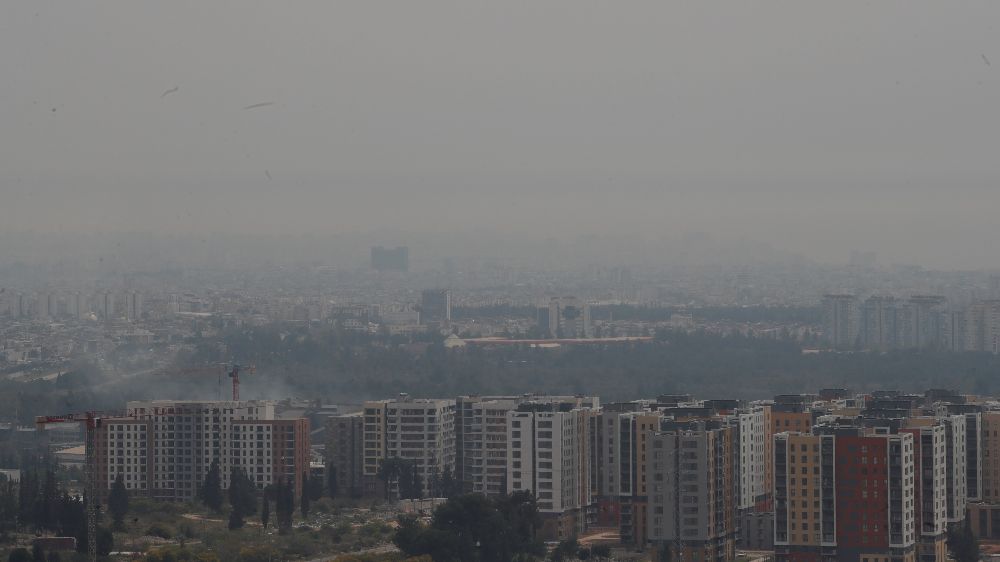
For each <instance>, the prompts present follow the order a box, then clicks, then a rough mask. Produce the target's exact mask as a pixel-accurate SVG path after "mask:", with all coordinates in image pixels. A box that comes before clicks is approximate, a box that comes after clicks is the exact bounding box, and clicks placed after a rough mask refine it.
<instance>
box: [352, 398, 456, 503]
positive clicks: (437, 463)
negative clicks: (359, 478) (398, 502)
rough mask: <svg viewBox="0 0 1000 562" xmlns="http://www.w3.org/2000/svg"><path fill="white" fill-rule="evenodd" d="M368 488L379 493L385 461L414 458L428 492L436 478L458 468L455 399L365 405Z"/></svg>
mask: <svg viewBox="0 0 1000 562" xmlns="http://www.w3.org/2000/svg"><path fill="white" fill-rule="evenodd" d="M364 417H365V419H364V447H363V449H364V470H363V475H364V477H365V481H366V484H365V491H366V493H368V494H374V493H377V490H376V488H377V483H376V482H375V480H376V477H377V474H378V469H379V467H380V466H381V463H382V460H383V459H386V458H392V457H399V458H402V459H409V460H412V461H414V463H415V464H416V467H417V474H419V475H420V478H421V480H422V483H423V488H424V490H423V492H424V495H425V496H426V495H429V494H430V493H431V491H432V490H431V483H432V481H433V479H435V478H438V477H440V476H441V475H443V474H444V473H445V472H452V473H454V470H455V401H454V400H438V399H424V398H410V397H409V396H406V395H401V396H400V397H399V398H398V399H394V400H375V401H368V402H365V404H364Z"/></svg>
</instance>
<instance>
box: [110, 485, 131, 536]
mask: <svg viewBox="0 0 1000 562" xmlns="http://www.w3.org/2000/svg"><path fill="white" fill-rule="evenodd" d="M108 511H110V512H111V518H112V519H113V520H114V525H115V529H116V530H119V531H121V530H124V529H125V515H126V514H127V513H128V490H127V489H126V488H125V481H124V480H123V479H122V475H121V474H120V473H119V474H118V476H117V477H116V478H115V483H114V484H113V485H112V486H111V493H110V494H108Z"/></svg>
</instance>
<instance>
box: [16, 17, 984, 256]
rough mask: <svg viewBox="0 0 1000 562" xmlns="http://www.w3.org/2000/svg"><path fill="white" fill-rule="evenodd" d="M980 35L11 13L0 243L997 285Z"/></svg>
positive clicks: (822, 21) (919, 24)
mask: <svg viewBox="0 0 1000 562" xmlns="http://www.w3.org/2000/svg"><path fill="white" fill-rule="evenodd" d="M997 22H1000V3H998V2H996V1H995V0H990V1H982V2H974V1H965V2H940V1H913V0H907V1H898V2H890V1H872V2H854V1H835V2H798V1H791V0H789V1H786V2H770V1H755V2H666V1H663V0H659V1H655V2H631V1H624V2H587V1H581V0H572V1H568V0H547V1H542V2H538V1H531V2H521V1H516V0H508V1H503V2H479V1H468V0H467V1H455V2H440V1H434V0H420V1H412V2H406V1H398V2H384V1H379V0H359V1H331V0H323V1H315V2H311V1H310V2H304V1H302V2H296V1H289V2H274V1H260V2H254V1H248V0H240V1H232V2H224V1H219V0H214V1H210V2H205V1H185V0H172V1H169V2H137V1H134V0H122V1H103V2H102V1H96V2H64V1H40V0H30V1H28V0H9V1H6V2H4V3H3V6H2V7H0V71H2V74H0V127H2V134H0V232H3V231H5V230H6V231H11V230H24V229H34V230H41V231H64V232H76V231H87V230H110V231H151V232H155V233H166V232H170V233H177V232H212V231H225V232H243V231H255V232H260V233H271V232H274V233H295V234H299V233H317V234H329V233H344V232H357V231H371V230H377V229H381V228H390V227H391V228H396V229H402V230H412V231H433V232H438V233H441V232H466V231H469V230H470V229H473V228H480V227H485V228H489V229H492V230H497V231H501V232H503V231H515V230H516V231H521V232H529V233H533V234H537V235H538V236H540V237H556V238H573V237H576V236H579V235H586V234H595V233H596V234H603V233H609V234H616V235H618V234H623V233H625V234H634V235H640V236H643V237H648V238H650V239H658V238H660V237H668V238H675V237H679V236H681V235H682V234H684V233H690V232H692V231H700V232H709V233H713V234H715V235H716V236H717V237H718V238H720V239H733V240H755V241H760V242H762V243H766V244H770V245H771V246H773V247H775V248H778V249H780V250H786V251H793V252H799V253H803V254H806V255H810V256H813V257H816V258H817V259H822V260H831V261H844V260H846V258H847V254H848V252H849V251H850V250H851V249H870V250H875V251H877V252H878V253H879V257H880V258H881V259H883V261H891V260H895V261H909V262H920V263H924V264H927V265H931V266H944V267H987V268H991V267H1000V245H998V244H996V243H995V242H994V241H995V240H997V239H1000V221H998V220H997V212H996V211H997V209H998V208H1000V142H998V141H1000V74H998V73H1000V29H997V28H996V27H995V24H997ZM175 88H176V91H173V92H172V93H166V92H169V91H170V90H173V89H175ZM165 93H166V95H164V94H165ZM264 102H273V104H272V105H267V106H262V107H258V108H254V109H243V108H244V107H245V106H249V105H253V104H258V103H264ZM268 176H270V177H268ZM386 242H387V243H393V242H405V241H396V240H387V241H386Z"/></svg>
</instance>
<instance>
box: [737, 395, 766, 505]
mask: <svg viewBox="0 0 1000 562" xmlns="http://www.w3.org/2000/svg"><path fill="white" fill-rule="evenodd" d="M770 414H771V412H770V407H769V406H751V407H749V408H747V409H746V410H745V411H741V412H740V413H738V414H736V417H737V421H738V423H739V454H740V465H739V479H740V480H739V482H740V494H739V498H737V502H736V507H737V509H740V510H746V509H752V508H753V507H754V506H755V505H757V502H759V501H762V500H763V499H764V498H765V497H766V496H767V495H768V494H769V493H770V489H771V482H770V481H769V479H768V472H769V471H768V470H767V466H768V462H769V460H770V456H771V452H770V449H771V448H770V440H769V436H770V432H771V415H770Z"/></svg>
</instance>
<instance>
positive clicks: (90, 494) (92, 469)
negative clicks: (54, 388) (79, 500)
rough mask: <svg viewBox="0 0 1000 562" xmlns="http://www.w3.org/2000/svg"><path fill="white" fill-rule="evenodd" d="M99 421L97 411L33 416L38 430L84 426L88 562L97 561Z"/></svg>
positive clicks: (100, 418) (99, 415)
mask: <svg viewBox="0 0 1000 562" xmlns="http://www.w3.org/2000/svg"><path fill="white" fill-rule="evenodd" d="M101 421H102V416H101V414H99V413H97V412H86V413H83V414H66V415H63V416H38V417H36V418H35V426H36V427H38V429H39V430H41V429H44V428H45V426H46V425H47V424H50V423H66V422H75V423H82V424H84V427H85V428H86V432H87V437H86V445H85V455H84V458H85V459H86V462H85V468H84V496H85V498H86V500H85V501H86V504H87V560H89V561H90V562H97V514H98V510H99V509H100V507H99V506H98V505H97V502H98V494H97V476H98V475H97V429H98V428H99V427H101Z"/></svg>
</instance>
